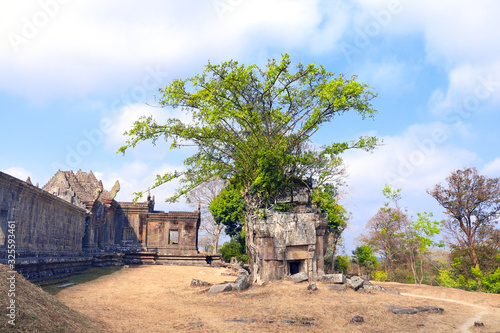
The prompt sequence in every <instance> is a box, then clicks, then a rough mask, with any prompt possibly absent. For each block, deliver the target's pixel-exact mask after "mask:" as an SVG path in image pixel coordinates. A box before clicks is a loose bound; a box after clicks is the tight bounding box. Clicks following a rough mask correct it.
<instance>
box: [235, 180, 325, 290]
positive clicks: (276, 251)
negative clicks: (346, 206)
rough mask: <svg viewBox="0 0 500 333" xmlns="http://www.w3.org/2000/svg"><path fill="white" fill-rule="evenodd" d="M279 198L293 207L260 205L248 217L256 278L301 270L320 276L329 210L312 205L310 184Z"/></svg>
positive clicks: (268, 278)
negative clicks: (321, 209)
mask: <svg viewBox="0 0 500 333" xmlns="http://www.w3.org/2000/svg"><path fill="white" fill-rule="evenodd" d="M277 201H278V203H286V204H293V205H294V207H293V208H291V210H290V211H287V212H281V211H276V210H274V209H267V210H263V209H261V210H260V211H257V212H256V213H254V214H249V215H247V219H246V221H245V228H246V242H247V249H248V252H249V256H250V258H251V268H252V274H253V276H254V282H260V281H264V282H267V281H272V280H278V279H281V278H283V277H284V276H286V275H291V274H294V273H298V272H305V273H307V275H308V277H309V279H310V280H318V279H320V278H321V277H322V276H323V274H324V260H323V257H324V255H325V253H326V248H327V243H328V232H327V228H328V216H327V214H326V213H321V212H320V211H319V209H318V208H316V207H314V206H313V205H311V203H310V197H309V192H308V190H307V188H301V189H296V190H293V191H290V193H287V194H286V195H284V196H283V197H281V198H280V199H278V200H277Z"/></svg>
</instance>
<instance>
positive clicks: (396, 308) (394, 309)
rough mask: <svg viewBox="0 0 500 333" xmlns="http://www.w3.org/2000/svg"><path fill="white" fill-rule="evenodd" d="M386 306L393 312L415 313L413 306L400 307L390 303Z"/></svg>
mask: <svg viewBox="0 0 500 333" xmlns="http://www.w3.org/2000/svg"><path fill="white" fill-rule="evenodd" d="M388 308H389V310H391V311H392V313H394V314H416V313H417V310H415V309H414V308H402V307H399V306H394V305H390V306H388Z"/></svg>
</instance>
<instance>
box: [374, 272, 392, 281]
mask: <svg viewBox="0 0 500 333" xmlns="http://www.w3.org/2000/svg"><path fill="white" fill-rule="evenodd" d="M372 279H373V280H375V281H380V282H386V281H388V280H389V274H387V272H386V271H375V272H373V273H372Z"/></svg>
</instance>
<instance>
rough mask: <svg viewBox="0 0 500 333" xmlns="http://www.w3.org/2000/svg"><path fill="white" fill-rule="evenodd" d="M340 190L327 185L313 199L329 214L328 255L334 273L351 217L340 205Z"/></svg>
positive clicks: (314, 194) (315, 193)
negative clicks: (339, 248)
mask: <svg viewBox="0 0 500 333" xmlns="http://www.w3.org/2000/svg"><path fill="white" fill-rule="evenodd" d="M339 174H340V172H339ZM342 174H343V171H342ZM338 188H339V187H338V186H333V185H332V184H325V185H324V186H323V188H322V189H320V190H317V191H315V192H314V193H313V197H312V202H313V203H315V204H316V205H318V207H320V209H321V210H322V211H323V212H325V213H327V214H328V231H329V232H330V235H329V236H328V243H329V244H330V246H329V248H328V250H327V254H328V255H329V257H330V258H329V263H330V264H331V270H332V271H334V270H335V263H336V261H335V256H336V254H337V251H338V247H339V246H340V244H341V242H342V239H343V238H342V234H343V232H344V230H345V229H347V222H348V220H349V217H350V214H349V212H348V211H347V210H346V209H345V208H344V207H343V206H342V205H340V204H339V200H340V195H339V193H338ZM325 256H326V255H325Z"/></svg>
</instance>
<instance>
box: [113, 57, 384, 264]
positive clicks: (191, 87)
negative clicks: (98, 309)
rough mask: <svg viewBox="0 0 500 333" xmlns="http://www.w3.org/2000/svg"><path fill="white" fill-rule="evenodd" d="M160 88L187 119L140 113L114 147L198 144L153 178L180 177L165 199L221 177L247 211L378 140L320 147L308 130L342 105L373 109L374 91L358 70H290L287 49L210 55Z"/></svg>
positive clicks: (326, 180)
mask: <svg viewBox="0 0 500 333" xmlns="http://www.w3.org/2000/svg"><path fill="white" fill-rule="evenodd" d="M160 92H161V96H160V98H159V103H160V105H161V106H163V107H174V108H175V107H180V108H182V110H183V111H184V112H186V113H187V114H189V115H190V116H191V119H192V120H191V121H190V122H187V123H183V122H182V121H181V120H180V119H169V120H167V121H166V123H164V124H159V123H157V122H156V121H155V120H154V119H153V118H152V117H143V118H141V119H139V120H138V121H136V122H135V124H134V126H133V128H132V129H131V130H130V131H129V132H128V133H127V134H128V135H129V139H128V140H127V142H126V145H124V146H123V147H121V148H120V149H119V152H122V153H125V151H126V150H127V149H128V148H131V147H135V146H136V145H137V144H139V143H140V142H142V141H149V140H151V141H153V143H155V142H156V141H157V140H158V139H160V138H163V139H165V140H167V141H169V142H170V143H171V146H170V147H171V149H175V148H182V147H184V146H195V147H196V148H197V151H196V153H194V154H193V155H192V156H190V157H188V158H186V159H185V160H184V164H185V166H186V168H185V169H184V170H183V171H174V172H171V173H167V174H164V175H158V176H157V178H156V182H155V184H154V187H157V186H160V185H161V184H164V183H166V182H169V181H171V180H173V179H179V181H180V186H179V188H178V189H177V191H176V193H175V194H174V195H173V196H172V197H171V198H169V199H168V201H175V200H177V199H178V198H179V197H180V196H182V195H184V194H186V193H188V192H189V191H191V190H192V189H194V188H196V187H197V186H198V185H200V184H202V183H204V182H206V181H208V180H210V179H213V178H214V177H219V178H221V179H227V180H230V181H231V182H232V183H233V184H234V185H235V186H236V187H237V188H241V190H242V193H241V194H242V196H243V197H244V199H245V207H246V209H245V213H246V214H252V213H253V212H254V211H255V210H256V209H259V208H261V207H266V206H267V205H270V204H273V203H274V202H275V198H276V197H277V196H279V195H280V194H281V193H282V192H283V191H285V190H287V189H289V188H293V187H296V186H297V184H302V185H303V186H309V187H312V188H313V189H315V190H321V189H322V187H323V186H324V185H325V184H332V183H333V184H334V183H335V182H336V179H337V178H338V166H339V165H340V164H341V162H342V159H341V158H340V154H341V153H342V152H344V151H345V150H347V149H364V150H368V151H369V150H372V149H373V148H374V147H375V146H376V145H377V144H378V139H377V138H376V137H360V138H359V139H357V140H354V141H351V142H347V141H345V142H334V143H331V144H328V145H325V146H322V147H319V148H318V147H317V146H315V145H313V144H312V139H311V138H312V136H313V135H314V134H315V133H316V132H317V131H318V130H319V128H320V127H321V126H322V125H324V124H325V123H328V122H330V121H331V120H332V119H333V118H334V117H337V116H340V115H342V114H344V113H346V112H355V113H357V114H359V115H360V116H361V117H362V118H366V117H373V116H374V115H375V113H376V111H375V110H374V109H373V108H372V105H371V103H370V101H371V100H372V99H373V98H374V97H375V96H376V95H375V94H374V93H373V92H372V91H370V87H369V86H367V85H366V84H362V83H359V82H357V81H356V77H355V76H353V77H351V78H349V79H348V78H346V77H345V76H344V75H338V76H336V75H335V74H334V73H331V72H328V71H327V70H326V69H325V68H324V67H323V66H318V65H315V64H309V65H303V64H300V63H299V64H298V65H297V66H296V69H295V70H294V69H293V66H292V62H291V60H290V57H289V56H288V55H287V54H284V55H282V57H281V61H276V60H275V59H269V61H268V64H267V66H266V67H265V68H259V67H258V66H256V65H250V66H245V65H240V64H238V62H237V61H233V60H231V61H228V62H224V63H222V64H220V65H213V64H210V63H209V64H208V65H207V66H206V67H205V70H204V71H203V73H202V74H199V75H196V76H194V77H191V78H187V79H176V80H174V81H173V82H172V83H171V84H170V85H169V86H167V87H166V88H165V89H161V90H160ZM136 195H137V196H141V195H142V192H140V191H139V192H137V193H136ZM247 235H248V233H247ZM247 247H248V248H249V249H250V248H253V244H251V243H250V242H247ZM249 255H250V256H251V260H255V261H258V260H259V258H254V257H252V256H258V253H257V252H255V251H253V252H252V251H249Z"/></svg>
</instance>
